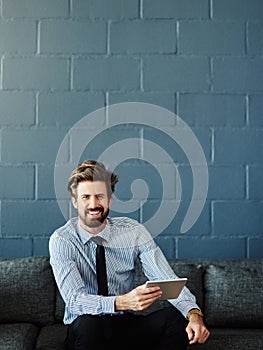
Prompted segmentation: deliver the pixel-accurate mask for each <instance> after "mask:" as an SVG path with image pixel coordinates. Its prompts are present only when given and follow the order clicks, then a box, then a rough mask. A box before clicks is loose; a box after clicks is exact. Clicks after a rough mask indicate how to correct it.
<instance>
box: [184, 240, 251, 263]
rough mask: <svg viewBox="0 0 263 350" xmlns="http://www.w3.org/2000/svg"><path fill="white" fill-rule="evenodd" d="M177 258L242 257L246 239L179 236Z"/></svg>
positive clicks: (244, 256)
mask: <svg viewBox="0 0 263 350" xmlns="http://www.w3.org/2000/svg"><path fill="white" fill-rule="evenodd" d="M178 258H186V259H199V258H201V259H244V258H246V240H245V239H244V238H240V239H238V238H236V239H235V238H227V239H221V238H216V237H213V238H212V237H211V238H200V239H195V238H189V237H187V238H185V239H184V238H179V239H178Z"/></svg>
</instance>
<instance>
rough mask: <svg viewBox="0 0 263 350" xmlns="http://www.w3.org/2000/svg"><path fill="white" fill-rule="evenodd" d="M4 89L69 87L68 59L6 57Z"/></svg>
mask: <svg viewBox="0 0 263 350" xmlns="http://www.w3.org/2000/svg"><path fill="white" fill-rule="evenodd" d="M3 72H4V73H3V87H4V89H22V90H38V89H44V90H45V89H47V90H50V89H67V88H68V87H69V67H68V61H67V60H66V59H62V58H53V57H52V58H51V57H29V58H18V57H17V58H4V63H3Z"/></svg>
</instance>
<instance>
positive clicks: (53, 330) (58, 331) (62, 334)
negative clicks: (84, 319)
mask: <svg viewBox="0 0 263 350" xmlns="http://www.w3.org/2000/svg"><path fill="white" fill-rule="evenodd" d="M66 336H67V326H65V325H62V324H54V325H52V326H45V327H42V328H41V330H40V333H39V336H38V338H37V344H36V350H63V349H64V343H65V339H66Z"/></svg>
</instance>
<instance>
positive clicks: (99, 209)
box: [87, 207, 104, 213]
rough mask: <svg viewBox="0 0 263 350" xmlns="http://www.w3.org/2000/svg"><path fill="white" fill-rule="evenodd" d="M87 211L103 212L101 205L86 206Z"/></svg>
mask: <svg viewBox="0 0 263 350" xmlns="http://www.w3.org/2000/svg"><path fill="white" fill-rule="evenodd" d="M87 211H100V212H101V213H103V211H104V209H103V208H102V207H96V208H88V209H87Z"/></svg>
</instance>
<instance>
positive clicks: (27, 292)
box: [0, 257, 263, 350]
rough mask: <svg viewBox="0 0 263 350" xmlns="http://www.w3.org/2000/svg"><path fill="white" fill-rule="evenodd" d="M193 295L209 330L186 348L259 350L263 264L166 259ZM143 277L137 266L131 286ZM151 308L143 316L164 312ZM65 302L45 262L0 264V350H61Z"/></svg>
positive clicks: (262, 332)
mask: <svg viewBox="0 0 263 350" xmlns="http://www.w3.org/2000/svg"><path fill="white" fill-rule="evenodd" d="M170 264H171V266H172V267H173V269H174V270H175V272H176V273H177V274H178V275H179V276H180V277H188V279H189V280H188V283H187V286H188V287H189V288H190V290H192V292H193V293H194V294H195V295H196V297H197V301H198V303H199V304H200V306H201V307H202V309H203V311H204V314H205V322H206V324H207V326H208V327H209V329H210V331H211V336H210V338H209V340H208V341H207V342H206V343H205V344H202V345H199V344H196V345H192V346H189V349H190V348H191V349H203V350H242V349H244V350H250V349H251V350H252V349H253V350H255V349H258V350H259V349H262V348H263V329H262V328H263V303H262V301H263V300H262V296H263V285H262V281H263V259H257V260H209V261H208V260H205V261H204V260H185V259H180V260H175V259H173V260H170ZM144 281H145V277H144V275H143V273H142V271H141V269H140V266H139V264H138V266H137V268H136V279H135V284H136V285H138V284H141V283H143V282H144ZM166 305H167V302H158V303H155V305H153V306H152V307H151V308H150V309H149V310H147V312H151V311H152V310H154V309H156V308H158V307H165V306H166ZM63 310H64V302H63V301H62V299H61V297H60V295H59V293H58V291H57V288H56V285H55V281H54V278H53V274H52V270H51V267H50V264H49V258H48V257H29V258H21V259H2V260H0V350H22V349H23V350H30V349H36V350H62V349H63V342H64V339H65V336H66V326H64V325H63V323H62V318H63Z"/></svg>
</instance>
